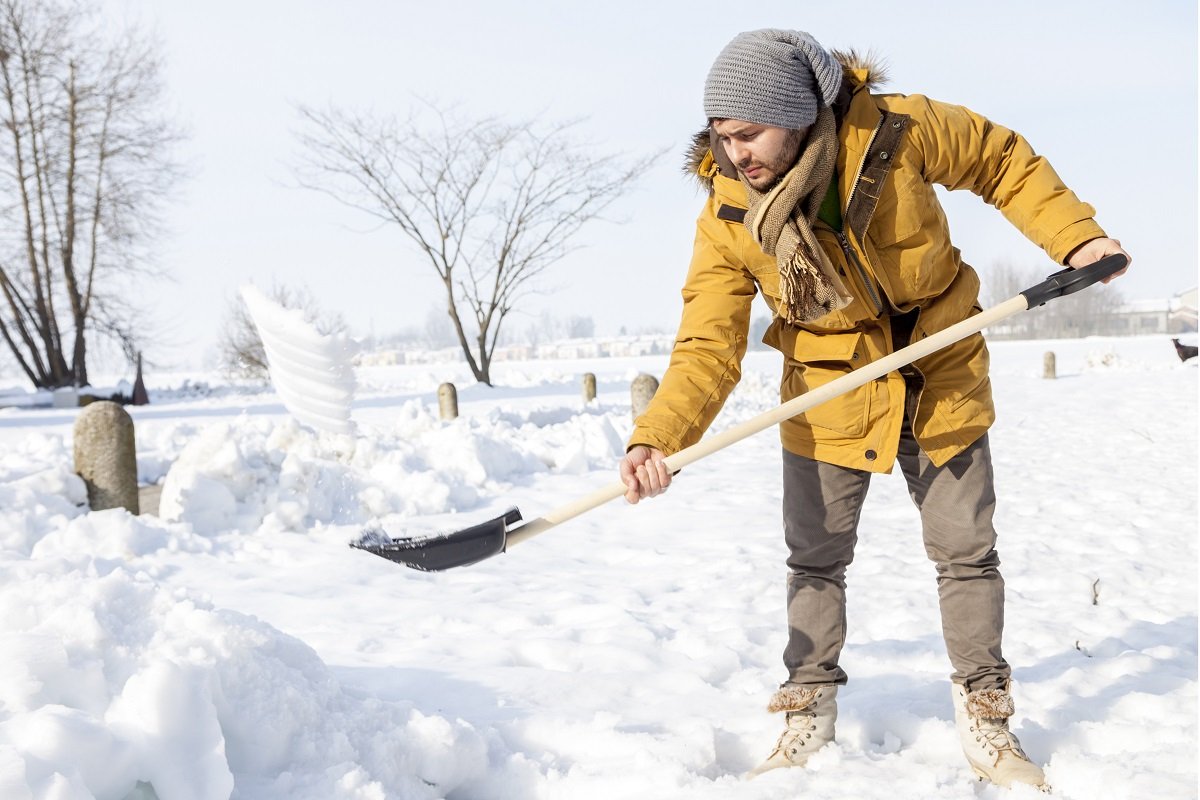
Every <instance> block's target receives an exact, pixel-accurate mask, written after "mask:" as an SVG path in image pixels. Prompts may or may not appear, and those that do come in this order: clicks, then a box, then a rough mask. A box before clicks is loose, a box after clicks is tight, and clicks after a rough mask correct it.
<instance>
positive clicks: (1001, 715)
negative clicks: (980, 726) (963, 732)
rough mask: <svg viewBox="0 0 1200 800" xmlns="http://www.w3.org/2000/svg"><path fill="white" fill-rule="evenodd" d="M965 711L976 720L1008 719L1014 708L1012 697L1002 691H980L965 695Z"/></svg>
mask: <svg viewBox="0 0 1200 800" xmlns="http://www.w3.org/2000/svg"><path fill="white" fill-rule="evenodd" d="M966 711H967V716H970V717H975V718H977V719H1008V718H1009V717H1011V716H1012V715H1013V712H1014V711H1016V708H1015V707H1014V706H1013V699H1012V695H1010V694H1009V693H1008V692H1006V691H1004V690H1003V689H980V690H979V691H977V692H971V693H970V694H969V695H967V703H966Z"/></svg>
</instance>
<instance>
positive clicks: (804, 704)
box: [767, 686, 829, 714]
mask: <svg viewBox="0 0 1200 800" xmlns="http://www.w3.org/2000/svg"><path fill="white" fill-rule="evenodd" d="M828 688H829V687H828V686H781V687H779V691H777V692H775V694H774V695H773V696H772V697H771V702H769V703H767V711H769V712H770V713H772V714H774V713H776V712H778V711H803V710H804V709H806V708H808V707H809V706H811V705H812V704H813V703H815V702H816V700H817V696H818V695H819V694H821V690H822V689H828Z"/></svg>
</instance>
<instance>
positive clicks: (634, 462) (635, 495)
mask: <svg viewBox="0 0 1200 800" xmlns="http://www.w3.org/2000/svg"><path fill="white" fill-rule="evenodd" d="M664 458H666V456H664V455H663V454H662V452H661V451H659V450H656V449H654V448H653V447H646V446H645V445H638V446H637V447H633V448H631V449H630V450H629V452H628V453H626V454H625V457H624V458H622V459H621V467H620V470H621V482H622V483H624V484H625V487H626V490H625V499H626V500H627V501H628V502H630V503H637V502H638V501H639V500H641V499H642V498H645V497H655V496H657V495H660V494H662V493H663V492H665V491H666V490H667V487H668V486H670V485H671V471H670V470H668V469H667V465H666V464H665V463H664V462H663V459H664Z"/></svg>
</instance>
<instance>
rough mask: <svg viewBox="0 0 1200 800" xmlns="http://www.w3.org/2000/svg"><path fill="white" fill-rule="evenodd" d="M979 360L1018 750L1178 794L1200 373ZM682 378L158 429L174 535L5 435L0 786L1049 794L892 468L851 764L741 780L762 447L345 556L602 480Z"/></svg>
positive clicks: (370, 402)
mask: <svg viewBox="0 0 1200 800" xmlns="http://www.w3.org/2000/svg"><path fill="white" fill-rule="evenodd" d="M1047 349H1053V350H1056V351H1057V352H1058V354H1059V361H1058V363H1059V374H1060V376H1061V377H1060V379H1059V380H1058V381H1044V380H1042V379H1041V378H1040V374H1041V353H1042V352H1043V351H1044V350H1047ZM992 350H993V357H994V359H993V360H994V368H993V374H994V376H995V382H996V394H997V402H998V406H999V411H1000V419H999V422H998V423H997V426H996V428H995V429H994V431H993V434H992V447H993V452H994V455H995V462H996V473H997V485H998V488H999V492H1000V495H1001V504H1000V508H999V510H998V515H997V524H998V527H999V528H1000V531H1001V543H1000V550H1001V557H1002V559H1003V564H1004V566H1003V569H1004V571H1005V576H1006V579H1007V583H1008V598H1009V610H1008V630H1007V635H1006V655H1007V657H1008V659H1009V661H1010V662H1011V663H1012V664H1013V667H1014V676H1015V679H1016V687H1015V693H1016V699H1017V717H1016V718H1014V722H1015V724H1016V727H1017V729H1018V731H1019V732H1020V733H1021V736H1022V741H1023V742H1024V744H1025V746H1026V749H1027V750H1028V751H1029V752H1030V754H1031V755H1032V756H1033V757H1034V758H1035V759H1037V760H1039V761H1041V762H1042V763H1043V764H1045V765H1046V767H1047V775H1048V778H1049V780H1050V781H1051V783H1052V784H1053V785H1054V787H1055V794H1056V796H1060V797H1065V798H1110V797H1156V798H1184V797H1194V796H1195V781H1196V764H1195V748H1196V742H1197V730H1196V605H1197V603H1196V587H1195V572H1196V564H1197V555H1196V521H1197V511H1196V484H1197V470H1196V466H1197V464H1196V451H1195V447H1196V441H1197V432H1196V399H1197V398H1196V390H1197V381H1196V377H1197V374H1196V370H1195V368H1194V367H1191V366H1187V365H1180V364H1179V363H1178V361H1177V360H1174V361H1172V359H1175V356H1174V353H1173V352H1170V344H1169V342H1167V341H1166V340H1165V339H1162V338H1148V339H1133V340H1111V341H1110V340H1092V341H1082V342H1054V343H1045V342H1036V343H999V344H996V345H993V347H992ZM1168 353H1169V357H1167V354H1168ZM662 364H663V361H662V360H661V359H659V360H651V359H642V360H633V359H630V360H621V361H618V360H612V361H605V362H593V363H590V364H586V365H579V366H580V369H578V370H576V369H574V367H573V365H569V364H563V363H557V364H556V363H553V362H551V363H548V364H537V363H529V364H514V365H506V367H505V369H506V370H507V372H506V373H502V374H501V375H500V376H498V377H499V382H500V383H502V384H506V385H507V386H509V387H510V388H508V389H498V390H488V389H485V388H482V387H466V388H465V389H463V390H462V391H460V405H461V407H462V411H463V416H462V417H461V418H460V419H459V420H457V421H455V422H453V423H442V422H440V421H438V420H437V419H436V417H435V414H434V402H433V397H432V390H433V388H435V387H436V385H437V383H438V382H440V380H443V379H445V378H446V376H445V375H442V374H437V375H435V374H434V373H433V372H432V371H431V370H432V369H433V368H432V367H427V368H390V369H380V370H374V371H367V372H366V373H365V374H364V375H363V376H361V378H362V379H361V382H360V385H361V386H363V387H365V389H366V391H365V393H364V396H363V397H362V398H361V399H360V401H359V404H358V406H357V407H356V411H355V417H356V419H357V420H358V421H359V423H360V425H359V436H358V437H357V439H349V438H347V437H337V436H330V435H328V434H315V433H313V432H311V431H309V430H307V429H305V428H303V427H301V426H299V425H297V424H296V423H294V422H292V421H290V420H288V419H287V418H286V417H285V416H283V414H282V409H281V408H280V407H279V406H278V403H277V402H276V401H274V400H273V399H272V398H270V397H268V396H254V395H245V394H238V393H233V392H221V391H217V392H213V393H212V394H211V395H210V396H209V397H208V398H199V399H192V400H184V399H180V400H178V401H176V402H175V403H174V404H165V405H158V406H151V407H149V408H147V409H138V410H135V416H136V417H137V424H138V455H139V464H140V469H141V471H142V473H143V479H148V480H158V479H163V478H164V477H165V487H164V497H163V510H164V514H165V515H166V517H165V518H164V519H156V518H153V517H148V516H143V517H138V518H134V517H131V516H129V515H127V514H125V513H123V512H119V511H108V512H96V513H86V509H84V508H83V507H82V506H81V504H82V503H83V498H84V494H83V487H82V484H81V483H80V482H79V480H78V478H76V477H75V476H74V475H72V474H71V473H70V470H69V466H68V465H69V454H70V447H69V436H70V428H69V420H68V421H60V420H62V419H63V415H62V414H61V412H41V413H39V412H28V411H21V412H11V411H10V412H5V413H3V414H0V798H5V800H7V798H10V797H11V798H31V800H32V798H38V799H39V800H41V798H46V800H50V799H51V798H54V799H55V800H57V799H58V798H90V797H95V798H112V799H113V800H126V799H128V800H146V799H147V798H150V797H154V796H157V797H159V798H161V799H162V800H173V798H187V799H189V800H190V798H204V799H205V800H207V799H208V798H227V797H230V796H233V797H239V798H281V799H282V798H289V800H290V799H291V798H313V800H317V799H318V798H320V799H321V800H325V799H326V798H372V799H373V798H432V797H452V798H458V799H459V800H465V799H466V798H477V799H479V800H483V799H484V798H539V797H540V798H568V797H569V798H572V800H575V799H576V798H606V800H607V799H608V798H644V797H656V798H689V800H690V799H691V798H722V800H724V799H726V798H735V799H736V798H776V797H778V798H784V797H789V798H790V797H795V796H798V795H799V796H804V797H810V798H844V797H856V798H872V797H879V798H884V797H887V798H942V797H944V798H971V797H978V796H982V797H994V798H999V797H1013V798H1017V797H1034V796H1040V795H1036V794H1034V793H1033V792H1032V791H1028V792H1025V791H1022V790H1019V789H1018V790H1014V791H1013V792H1011V793H1009V792H1001V791H1000V790H997V789H994V788H991V787H984V786H979V785H977V784H976V783H975V782H974V780H973V777H972V776H971V774H970V772H969V770H967V769H966V767H965V764H964V762H963V761H962V758H961V755H960V754H959V752H958V750H957V747H958V745H957V742H956V741H955V739H954V734H953V724H952V718H951V713H950V700H949V688H948V685H947V682H946V675H947V674H948V672H949V665H948V663H947V662H946V658H945V653H944V649H943V647H942V645H941V641H940V633H939V631H940V629H939V624H938V617H937V603H936V593H935V591H934V584H933V569H932V566H931V565H930V564H929V563H928V561H927V560H926V559H925V555H924V552H923V549H922V546H921V543H920V537H919V534H918V533H917V531H916V526H917V518H916V514H915V511H914V510H913V509H912V507H911V503H910V502H909V500H908V498H907V494H906V489H905V487H904V485H903V481H902V480H901V479H899V477H898V476H880V477H878V478H877V479H876V480H875V481H874V482H873V484H872V490H871V496H870V497H869V499H868V501H867V506H866V509H865V511H864V514H863V522H862V526H861V530H860V543H859V550H858V554H857V558H856V561H855V564H854V565H852V567H851V570H850V575H849V579H848V580H849V583H850V609H849V615H850V638H849V641H848V644H847V648H846V652H845V654H844V658H843V664H844V666H845V667H846V668H847V670H848V671H849V672H850V675H851V682H850V684H849V685H848V686H847V687H845V689H844V690H843V693H842V695H841V704H840V705H841V716H840V719H839V729H838V740H839V741H838V744H837V745H836V746H834V747H832V748H830V749H829V750H828V751H825V752H823V753H822V754H820V755H819V756H818V757H817V758H816V759H814V761H813V762H812V768H811V769H809V770H805V771H789V772H781V773H773V774H769V775H766V776H763V777H762V778H760V779H758V780H756V781H753V782H746V781H743V780H741V778H740V775H741V773H742V772H743V771H744V770H746V769H747V768H749V767H750V766H752V765H753V764H754V763H755V762H756V761H757V760H758V759H759V758H761V757H762V756H763V755H764V754H765V751H766V750H767V749H769V747H770V745H771V743H772V742H773V741H774V739H775V736H776V735H777V734H778V732H779V730H778V726H779V720H778V719H776V718H773V717H771V716H770V715H768V714H766V713H765V712H764V711H763V705H764V703H765V701H766V698H767V697H768V696H769V695H770V693H771V691H772V690H773V688H774V686H775V684H776V683H777V682H778V680H780V678H781V677H782V675H781V674H780V666H779V653H780V651H781V649H782V643H783V641H784V638H785V635H786V631H785V630H784V615H783V599H784V597H783V595H784V593H783V568H782V559H783V556H784V553H783V547H782V542H781V536H780V534H779V510H778V502H779V485H778V471H779V463H778V462H779V448H778V444H777V440H776V439H775V437H774V436H772V435H771V434H769V433H767V434H763V435H761V436H759V437H756V438H755V439H752V440H750V441H747V442H745V443H743V444H740V445H738V446H736V447H733V448H731V449H730V450H728V451H726V452H724V453H722V454H720V455H718V456H714V457H712V458H711V459H707V460H705V461H703V462H700V463H698V464H696V465H693V466H692V467H689V468H688V470H686V471H685V472H684V473H683V474H682V475H681V476H680V478H679V481H678V483H677V486H675V487H673V488H672V490H671V491H670V492H668V494H667V495H666V496H664V497H663V498H661V499H657V500H655V501H653V502H651V503H648V504H645V505H642V506H639V507H637V508H632V509H631V508H627V507H624V506H623V505H621V504H619V503H617V504H614V505H612V506H609V507H606V508H604V509H600V510H597V511H596V512H594V513H592V514H589V515H585V516H584V517H581V518H580V519H578V520H576V521H574V522H572V523H570V524H569V525H565V526H563V527H562V528H560V529H558V530H556V531H554V532H553V533H550V534H547V535H546V536H545V537H540V538H538V539H536V540H534V541H532V542H530V543H528V544H523V545H521V546H520V547H519V548H514V549H513V551H512V552H510V553H507V554H504V555H501V556H498V557H496V558H494V559H490V560H488V561H486V562H483V563H481V564H478V565H475V566H472V567H469V568H466V569H462V570H455V571H452V572H447V573H439V574H424V573H417V572H412V571H409V570H406V569H403V568H400V567H397V566H396V565H393V564H391V563H390V562H387V561H384V560H383V559H378V558H374V557H372V556H369V555H367V554H363V553H360V552H357V551H352V550H350V549H349V548H347V547H346V543H347V541H349V540H350V539H352V538H353V537H354V536H356V535H357V533H358V532H359V529H360V527H361V525H363V524H366V523H373V522H380V523H382V524H384V525H385V526H387V527H389V529H391V530H393V531H397V530H399V529H402V528H403V527H404V526H407V525H413V526H415V527H418V528H434V529H437V528H457V527H462V526H464V525H465V524H471V523H473V522H476V521H479V520H481V519H484V518H486V517H487V516H489V515H491V514H492V513H496V512H498V511H499V510H502V509H503V508H504V507H505V506H507V505H510V504H512V503H514V502H515V503H517V504H518V505H520V506H521V507H522V509H523V510H524V511H525V512H526V516H533V515H534V514H536V513H537V512H538V511H541V510H544V509H546V508H547V507H551V506H556V505H558V504H560V503H561V502H564V501H566V500H569V499H573V498H574V497H577V496H581V495H583V494H585V493H588V492H590V491H591V490H592V489H594V488H596V487H597V486H599V485H601V484H602V483H608V482H610V481H611V480H612V479H613V477H614V471H613V467H614V465H615V462H616V459H617V457H618V455H619V453H620V452H621V450H622V449H623V440H624V437H625V436H626V435H627V432H628V430H629V419H628V405H627V398H628V394H627V392H628V381H629V379H630V378H631V377H632V376H633V375H634V374H636V372H637V371H639V370H646V371H651V372H659V371H660V370H661V368H662ZM584 369H589V370H591V371H597V372H599V373H600V375H599V377H600V381H601V396H600V399H599V402H598V403H594V404H591V405H588V406H582V405H581V403H580V402H579V400H578V384H577V376H578V374H579V373H580V372H582V371H584ZM603 370H607V371H603ZM777 370H778V364H777V361H776V359H775V358H773V357H771V356H770V354H764V355H761V356H760V355H757V354H756V355H754V356H752V357H751V358H750V359H749V360H748V363H747V369H746V377H745V379H744V381H743V384H742V385H741V386H740V387H739V389H738V390H737V392H736V393H735V396H734V398H732V399H731V401H730V403H729V406H728V407H727V409H726V410H725V412H723V414H722V417H721V419H720V420H719V422H718V425H719V426H725V425H729V424H731V423H733V422H735V421H737V420H740V419H743V418H745V417H748V416H750V415H752V414H754V413H758V412H760V411H762V410H765V409H766V408H768V407H770V406H771V405H773V404H774V402H775V389H774V386H775V384H776V376H777ZM389 386H390V387H392V388H391V389H389V388H388V387H389ZM151 787H152V788H151Z"/></svg>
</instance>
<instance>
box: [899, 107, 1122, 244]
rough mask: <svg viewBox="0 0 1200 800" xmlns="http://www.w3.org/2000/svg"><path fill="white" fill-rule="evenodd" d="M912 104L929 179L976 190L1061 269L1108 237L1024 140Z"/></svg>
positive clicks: (965, 113)
mask: <svg viewBox="0 0 1200 800" xmlns="http://www.w3.org/2000/svg"><path fill="white" fill-rule="evenodd" d="M908 99H909V100H910V101H911V104H910V109H906V111H909V113H910V116H911V117H912V127H911V129H910V132H909V136H910V140H911V141H912V142H913V143H914V144H915V145H916V146H917V147H918V148H920V149H921V152H922V156H923V159H924V171H925V179H926V180H928V181H930V182H932V183H939V184H941V185H943V186H945V187H946V188H948V189H970V190H971V191H972V192H974V193H975V194H977V195H979V196H980V197H982V198H983V199H984V200H985V201H987V202H988V203H990V204H991V205H993V206H995V207H996V208H997V209H999V210H1000V212H1001V213H1003V214H1004V216H1005V217H1006V218H1007V219H1008V221H1009V222H1011V223H1012V224H1013V225H1015V226H1016V227H1017V229H1018V230H1020V231H1021V233H1023V234H1025V236H1026V237H1028V238H1029V239H1030V240H1031V241H1033V242H1034V243H1035V244H1037V245H1038V246H1039V247H1041V248H1042V249H1043V250H1045V251H1046V252H1047V253H1048V254H1049V255H1050V257H1051V258H1053V259H1054V260H1055V261H1057V262H1058V263H1060V264H1064V263H1066V260H1067V256H1068V255H1070V253H1071V251H1072V250H1074V249H1075V248H1076V247H1077V246H1079V245H1081V244H1083V243H1084V242H1087V241H1090V240H1091V239H1095V238H1097V237H1101V236H1104V235H1105V233H1104V231H1103V229H1101V227H1100V226H1099V225H1098V224H1096V221H1095V219H1094V217H1095V216H1096V209H1095V208H1093V207H1092V206H1091V205H1089V204H1087V203H1084V202H1082V201H1081V200H1080V199H1079V198H1078V197H1077V196H1076V195H1075V193H1074V192H1072V191H1071V190H1070V189H1068V188H1067V187H1066V186H1065V185H1064V184H1063V182H1062V179H1061V178H1059V176H1058V173H1057V172H1055V171H1054V167H1052V166H1050V162H1049V161H1047V160H1046V159H1045V158H1043V157H1042V156H1040V155H1038V154H1037V153H1035V152H1034V151H1033V148H1032V147H1031V146H1030V144H1029V142H1028V141H1026V139H1025V138H1024V137H1023V136H1021V135H1020V134H1018V133H1016V132H1015V131H1011V130H1009V129H1008V128H1005V127H1002V126H1000V125H997V124H995V123H993V122H991V121H990V120H988V119H987V118H985V117H983V116H980V115H979V114H976V113H975V112H973V111H970V110H969V109H966V108H963V107H962V106H956V105H950V104H948V103H939V102H937V101H934V100H930V99H929V98H927V97H923V96H921V95H912V96H910V97H909V98H908Z"/></svg>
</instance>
